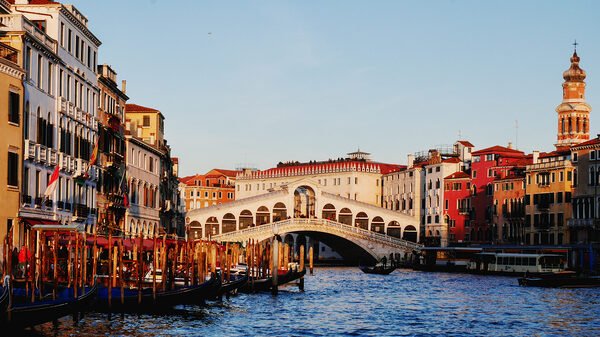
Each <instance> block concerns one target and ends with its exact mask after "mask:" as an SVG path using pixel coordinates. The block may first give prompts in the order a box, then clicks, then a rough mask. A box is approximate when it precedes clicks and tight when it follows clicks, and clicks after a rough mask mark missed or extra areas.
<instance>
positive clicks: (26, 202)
mask: <svg viewBox="0 0 600 337" xmlns="http://www.w3.org/2000/svg"><path fill="white" fill-rule="evenodd" d="M31 200H32V199H31V196H30V195H26V194H23V195H21V204H22V205H23V206H25V207H30V206H31Z"/></svg>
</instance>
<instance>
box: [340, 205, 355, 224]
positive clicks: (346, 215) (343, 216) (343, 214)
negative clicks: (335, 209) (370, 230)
mask: <svg viewBox="0 0 600 337" xmlns="http://www.w3.org/2000/svg"><path fill="white" fill-rule="evenodd" d="M339 222H341V223H343V224H345V225H348V226H352V211H351V210H349V209H348V208H342V209H341V210H340V215H339Z"/></svg>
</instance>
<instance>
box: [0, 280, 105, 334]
mask: <svg viewBox="0 0 600 337" xmlns="http://www.w3.org/2000/svg"><path fill="white" fill-rule="evenodd" d="M97 290H98V284H97V283H94V286H93V287H85V288H84V289H83V290H82V291H83V294H82V295H81V296H77V297H75V294H74V290H73V288H65V289H64V290H62V291H60V292H59V293H57V296H56V299H47V300H44V299H42V300H40V301H37V302H33V303H31V302H20V303H12V306H11V307H9V308H8V309H7V310H6V312H5V313H4V314H3V316H2V322H1V323H0V325H2V326H6V327H10V328H25V327H28V326H34V325H38V324H42V323H46V322H51V321H54V320H57V319H59V318H61V317H64V316H67V315H70V314H73V313H77V312H80V311H85V310H87V309H88V308H89V306H90V304H91V302H92V301H93V300H94V298H95V296H96V292H97Z"/></svg>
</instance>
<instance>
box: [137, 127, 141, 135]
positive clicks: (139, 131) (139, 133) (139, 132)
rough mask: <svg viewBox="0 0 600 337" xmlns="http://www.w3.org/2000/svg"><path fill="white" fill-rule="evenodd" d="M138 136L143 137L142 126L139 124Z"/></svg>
mask: <svg viewBox="0 0 600 337" xmlns="http://www.w3.org/2000/svg"><path fill="white" fill-rule="evenodd" d="M137 137H138V138H142V127H141V126H138V128H137Z"/></svg>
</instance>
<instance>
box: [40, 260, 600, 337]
mask: <svg viewBox="0 0 600 337" xmlns="http://www.w3.org/2000/svg"><path fill="white" fill-rule="evenodd" d="M599 302H600V291H599V290H598V289H542V288H525V287H519V286H518V285H517V280H516V278H513V277H496V276H477V275H468V274H445V273H423V272H415V271H411V270H407V269H402V270H397V271H395V272H393V273H392V274H391V275H390V276H388V277H383V276H377V275H366V274H363V273H362V272H360V270H358V268H350V267H348V268H317V269H316V270H315V275H314V276H307V282H306V289H305V292H299V291H298V289H297V288H296V287H288V288H282V289H281V290H280V292H279V295H278V296H272V295H271V294H268V293H264V294H253V295H239V296H236V297H233V298H231V299H230V300H225V301H224V302H222V303H219V302H214V303H209V304H208V305H206V306H178V307H176V308H175V309H174V310H173V311H171V312H169V313H167V314H165V315H159V316H157V315H140V316H138V315H129V314H128V315H125V316H120V315H113V317H112V320H111V321H108V320H107V316H106V314H96V313H90V314H87V315H86V317H85V318H84V319H83V320H82V321H80V322H79V323H78V324H77V325H73V323H72V320H71V319H70V318H64V319H61V321H60V322H59V325H58V326H57V327H56V328H55V327H53V326H52V324H45V325H42V326H39V327H36V330H35V333H33V332H32V333H29V335H31V336H57V337H59V336H72V335H77V336H99V335H111V336H144V337H153V336H267V335H270V336H348V335H352V336H597V335H599V334H600V319H599V318H598V317H600V308H599V307H598V303H599Z"/></svg>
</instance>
